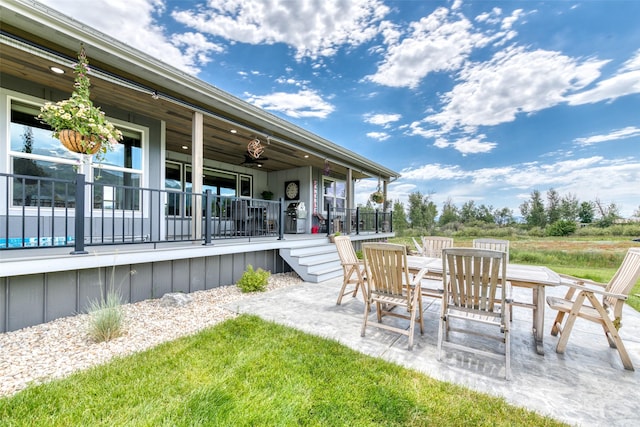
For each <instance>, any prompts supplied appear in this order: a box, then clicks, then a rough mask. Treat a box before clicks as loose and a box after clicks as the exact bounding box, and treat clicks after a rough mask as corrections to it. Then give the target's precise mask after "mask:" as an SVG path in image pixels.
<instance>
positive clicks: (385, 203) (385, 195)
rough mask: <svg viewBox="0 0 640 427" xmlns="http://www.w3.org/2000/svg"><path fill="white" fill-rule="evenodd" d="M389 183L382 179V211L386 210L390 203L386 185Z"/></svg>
mask: <svg viewBox="0 0 640 427" xmlns="http://www.w3.org/2000/svg"><path fill="white" fill-rule="evenodd" d="M388 184H389V183H388V182H387V181H386V180H385V181H382V194H383V197H384V203H382V211H383V212H386V211H387V210H389V207H390V204H389V203H388V202H389V200H388V199H387V185H388Z"/></svg>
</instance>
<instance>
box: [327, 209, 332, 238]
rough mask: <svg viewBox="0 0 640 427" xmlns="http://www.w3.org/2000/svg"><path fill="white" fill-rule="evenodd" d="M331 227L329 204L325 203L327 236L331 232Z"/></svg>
mask: <svg viewBox="0 0 640 427" xmlns="http://www.w3.org/2000/svg"><path fill="white" fill-rule="evenodd" d="M331 227H332V226H331V204H329V203H327V236H329V235H330V234H331V232H332V228H331Z"/></svg>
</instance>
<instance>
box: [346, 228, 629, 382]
mask: <svg viewBox="0 0 640 427" xmlns="http://www.w3.org/2000/svg"><path fill="white" fill-rule="evenodd" d="M421 240H422V241H421V243H420V244H418V242H417V241H415V240H414V242H415V243H416V248H417V249H418V253H419V255H417V256H412V255H408V254H407V251H406V247H405V246H404V245H397V244H392V243H364V244H362V251H363V258H364V259H362V260H360V259H358V258H357V256H356V252H355V250H354V248H353V245H352V243H351V240H350V238H349V236H337V237H336V247H337V249H338V254H339V255H340V259H341V264H342V267H343V273H344V275H343V283H342V287H341V290H340V293H339V296H338V300H337V304H338V305H340V304H341V303H342V298H343V297H344V296H345V295H348V294H351V295H352V296H353V297H355V296H356V295H357V293H358V291H359V290H361V291H362V292H361V293H362V296H363V300H364V306H365V308H364V319H363V324H362V330H361V335H362V336H363V337H364V336H365V332H366V330H367V327H369V326H375V327H378V328H382V329H386V330H391V331H393V332H397V333H400V334H404V335H407V336H408V346H409V350H411V349H412V346H413V335H414V329H415V325H416V324H417V325H418V326H419V329H420V333H421V334H422V333H423V330H424V321H423V310H422V298H423V297H431V298H438V299H441V301H442V303H441V307H440V318H439V327H438V340H437V348H438V352H437V354H438V360H440V359H441V357H442V354H443V352H444V350H445V349H447V348H448V349H453V350H463V351H466V352H472V353H474V354H481V355H484V356H488V357H491V358H498V359H501V360H504V365H505V371H504V375H505V378H506V379H510V377H511V367H510V333H509V332H510V326H511V320H512V307H513V306H519V307H526V308H529V309H532V312H533V327H532V331H533V335H534V339H535V344H536V351H537V353H538V354H540V355H544V347H543V335H544V334H543V330H544V310H545V301H546V303H547V305H548V306H549V307H550V308H551V309H553V310H556V311H557V312H558V313H557V316H556V318H555V320H554V322H553V325H552V328H551V334H552V335H553V336H556V335H558V334H560V339H559V341H558V343H557V345H556V352H558V353H564V352H565V350H566V347H567V342H568V340H569V337H570V334H571V330H572V328H573V326H574V323H575V320H576V319H577V318H582V319H585V320H589V321H592V322H596V323H598V324H600V325H601V326H602V328H603V330H604V333H605V336H606V337H607V341H608V343H609V345H610V346H611V347H612V348H615V349H617V351H618V353H619V355H620V358H621V360H622V363H623V365H624V367H625V369H628V370H633V369H634V368H633V364H632V362H631V358H630V357H629V354H628V353H627V351H626V349H625V346H624V343H623V341H622V339H621V338H620V335H619V333H618V329H619V328H620V326H621V317H622V307H623V305H624V302H625V300H626V299H627V297H628V295H629V292H630V291H631V289H632V288H633V286H634V285H635V283H636V282H637V281H638V280H639V279H640V248H630V249H629V250H628V252H627V254H626V256H625V258H624V260H623V262H622V264H621V265H620V268H619V269H618V271H617V272H616V273H615V275H614V276H613V278H612V279H611V280H610V281H609V283H608V284H601V283H595V282H592V281H589V280H584V279H579V278H575V277H571V276H566V275H560V274H557V273H555V272H554V271H552V270H551V269H549V268H547V267H544V266H531V265H519V264H511V263H509V241H507V240H498V239H476V240H474V241H473V245H472V247H471V248H468V247H467V248H461V247H454V244H453V239H451V238H445V237H423V238H422V239H421ZM547 286H554V287H555V286H567V287H568V291H567V293H566V295H565V296H564V297H552V296H550V297H547V298H545V288H546V287H547ZM351 287H352V288H351ZM513 287H519V288H526V289H531V291H532V297H531V301H530V302H529V301H515V300H514V299H513V298H512V288H513ZM372 307H375V312H376V321H373V320H372V319H369V317H370V315H371V313H370V311H371V308H372ZM405 311H406V312H405ZM385 317H394V318H398V317H399V318H402V319H406V320H409V327H408V329H407V327H406V325H405V324H402V323H399V322H395V321H393V322H392V321H385ZM478 323H479V324H481V325H480V326H479V327H478V325H477V324H478ZM474 324H475V325H474ZM488 328H493V332H491V331H490V330H487V329H488ZM450 331H456V332H461V333H463V334H464V335H465V336H471V335H473V336H476V337H480V341H478V340H477V339H476V340H475V341H474V340H468V339H460V338H459V337H458V335H456V337H455V339H453V338H452V337H451V336H450V334H449V332H450ZM460 336H462V335H460ZM485 338H492V339H493V338H497V339H498V340H499V341H501V342H502V343H503V345H501V346H500V347H501V348H498V349H496V348H495V347H492V346H488V345H487V344H486V343H485V342H484V341H483V340H484V339H485Z"/></svg>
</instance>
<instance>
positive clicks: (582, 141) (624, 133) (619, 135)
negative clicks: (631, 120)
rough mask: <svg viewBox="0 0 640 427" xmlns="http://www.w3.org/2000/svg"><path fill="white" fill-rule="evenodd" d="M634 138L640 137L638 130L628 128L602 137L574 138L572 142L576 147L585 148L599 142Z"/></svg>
mask: <svg viewBox="0 0 640 427" xmlns="http://www.w3.org/2000/svg"><path fill="white" fill-rule="evenodd" d="M636 136H640V128H637V127H635V126H628V127H626V128H624V129H618V130H614V131H613V132H611V133H608V134H604V135H593V136H589V137H585V138H576V139H575V140H574V142H576V143H577V144H578V145H583V146H586V145H593V144H597V143H600V142H608V141H615V140H617V139H626V138H633V137H636Z"/></svg>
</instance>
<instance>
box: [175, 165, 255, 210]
mask: <svg viewBox="0 0 640 427" xmlns="http://www.w3.org/2000/svg"><path fill="white" fill-rule="evenodd" d="M183 171H184V176H183ZM203 171H204V176H203V178H202V191H203V192H205V191H207V190H211V194H213V195H214V196H218V197H217V198H216V200H217V201H218V203H217V204H216V205H214V206H212V212H213V215H223V214H224V201H225V199H226V198H231V197H251V195H252V187H253V177H252V176H250V175H241V174H237V173H233V172H227V171H223V170H217V169H211V168H204V169H203ZM192 175H193V173H192V168H191V166H190V165H183V164H182V163H178V162H172V161H167V162H166V163H165V188H166V189H167V190H176V191H185V192H187V193H190V192H191V191H192V188H193V178H192ZM167 197H168V200H167V208H168V214H169V215H181V214H182V209H183V206H184V212H185V215H187V216H189V215H191V196H188V195H187V196H186V197H183V196H181V195H180V194H179V193H176V194H175V195H174V194H171V193H169V194H168V195H167Z"/></svg>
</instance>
